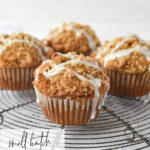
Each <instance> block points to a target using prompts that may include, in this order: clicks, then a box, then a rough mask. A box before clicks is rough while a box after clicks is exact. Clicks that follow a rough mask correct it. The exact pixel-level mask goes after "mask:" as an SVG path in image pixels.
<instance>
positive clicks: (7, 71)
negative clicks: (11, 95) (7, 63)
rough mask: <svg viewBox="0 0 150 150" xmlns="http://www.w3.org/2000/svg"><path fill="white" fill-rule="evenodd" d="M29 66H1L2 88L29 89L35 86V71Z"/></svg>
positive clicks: (0, 86)
mask: <svg viewBox="0 0 150 150" xmlns="http://www.w3.org/2000/svg"><path fill="white" fill-rule="evenodd" d="M34 69H35V67H29V68H0V88H4V89H7V90H28V89H31V88H33V85H32V80H33V71H34Z"/></svg>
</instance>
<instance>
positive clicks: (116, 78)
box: [108, 71, 150, 97]
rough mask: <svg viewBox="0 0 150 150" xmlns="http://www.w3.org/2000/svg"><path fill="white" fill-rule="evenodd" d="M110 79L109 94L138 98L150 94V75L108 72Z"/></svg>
mask: <svg viewBox="0 0 150 150" xmlns="http://www.w3.org/2000/svg"><path fill="white" fill-rule="evenodd" d="M108 75H109V78H110V89H109V93H110V94H114V95H118V96H125V97H136V96H143V95H146V94H148V93H149V92H150V73H148V72H147V73H137V74H128V73H121V72H118V71H108Z"/></svg>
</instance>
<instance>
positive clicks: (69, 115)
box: [35, 88, 106, 126]
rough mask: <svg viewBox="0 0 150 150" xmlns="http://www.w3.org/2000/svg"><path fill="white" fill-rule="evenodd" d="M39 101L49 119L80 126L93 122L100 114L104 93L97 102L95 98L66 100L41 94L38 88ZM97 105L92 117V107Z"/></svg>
mask: <svg viewBox="0 0 150 150" xmlns="http://www.w3.org/2000/svg"><path fill="white" fill-rule="evenodd" d="M35 91H36V95H37V98H38V102H39V103H40V105H41V107H42V111H43V112H44V114H45V116H46V117H47V118H48V120H49V121H51V122H53V123H57V124H61V125H68V126H78V125H85V124H87V123H91V122H93V121H94V120H95V119H96V118H97V117H98V115H99V111H100V109H101V106H102V104H103V100H104V96H105V94H106V92H105V93H104V94H101V96H100V98H99V100H98V101H97V103H95V101H94V100H93V99H84V100H81V101H77V100H65V99H57V98H51V97H49V96H45V95H43V94H41V93H40V92H39V91H38V90H37V89H36V88H35ZM94 105H96V110H95V116H94V117H93V118H91V115H92V112H93V111H92V107H93V106H94Z"/></svg>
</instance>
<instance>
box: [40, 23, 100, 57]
mask: <svg viewBox="0 0 150 150" xmlns="http://www.w3.org/2000/svg"><path fill="white" fill-rule="evenodd" d="M43 42H44V44H45V45H46V46H49V47H52V48H53V49H54V50H55V52H61V53H68V52H73V51H74V52H76V53H77V54H80V53H83V54H84V55H89V54H90V53H91V52H92V51H93V50H96V48H97V47H98V46H100V45H101V44H100V41H99V39H98V38H97V36H96V34H95V32H94V31H93V30H92V29H91V27H90V26H88V25H81V24H78V23H75V22H70V23H64V24H62V25H61V26H60V27H57V28H55V29H53V30H51V32H50V33H49V35H48V36H47V37H46V38H45V39H44V40H43Z"/></svg>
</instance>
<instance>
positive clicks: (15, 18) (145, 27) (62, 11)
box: [0, 0, 150, 41]
mask: <svg viewBox="0 0 150 150" xmlns="http://www.w3.org/2000/svg"><path fill="white" fill-rule="evenodd" d="M65 21H77V22H81V23H88V24H90V25H91V26H92V27H93V28H94V29H95V30H96V31H97V34H98V35H99V38H100V39H101V40H102V41H104V40H105V39H111V38H113V37H115V36H119V35H126V34H128V33H136V34H138V35H139V36H141V37H142V38H144V39H146V40H150V0H0V33H2V32H5V30H7V32H12V30H14V31H15V30H16V28H17V29H18V31H25V32H30V33H32V34H33V35H35V36H38V37H39V38H43V37H44V36H45V35H46V34H47V33H48V31H49V29H50V28H52V27H53V26H55V25H56V24H60V23H61V22H65Z"/></svg>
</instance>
